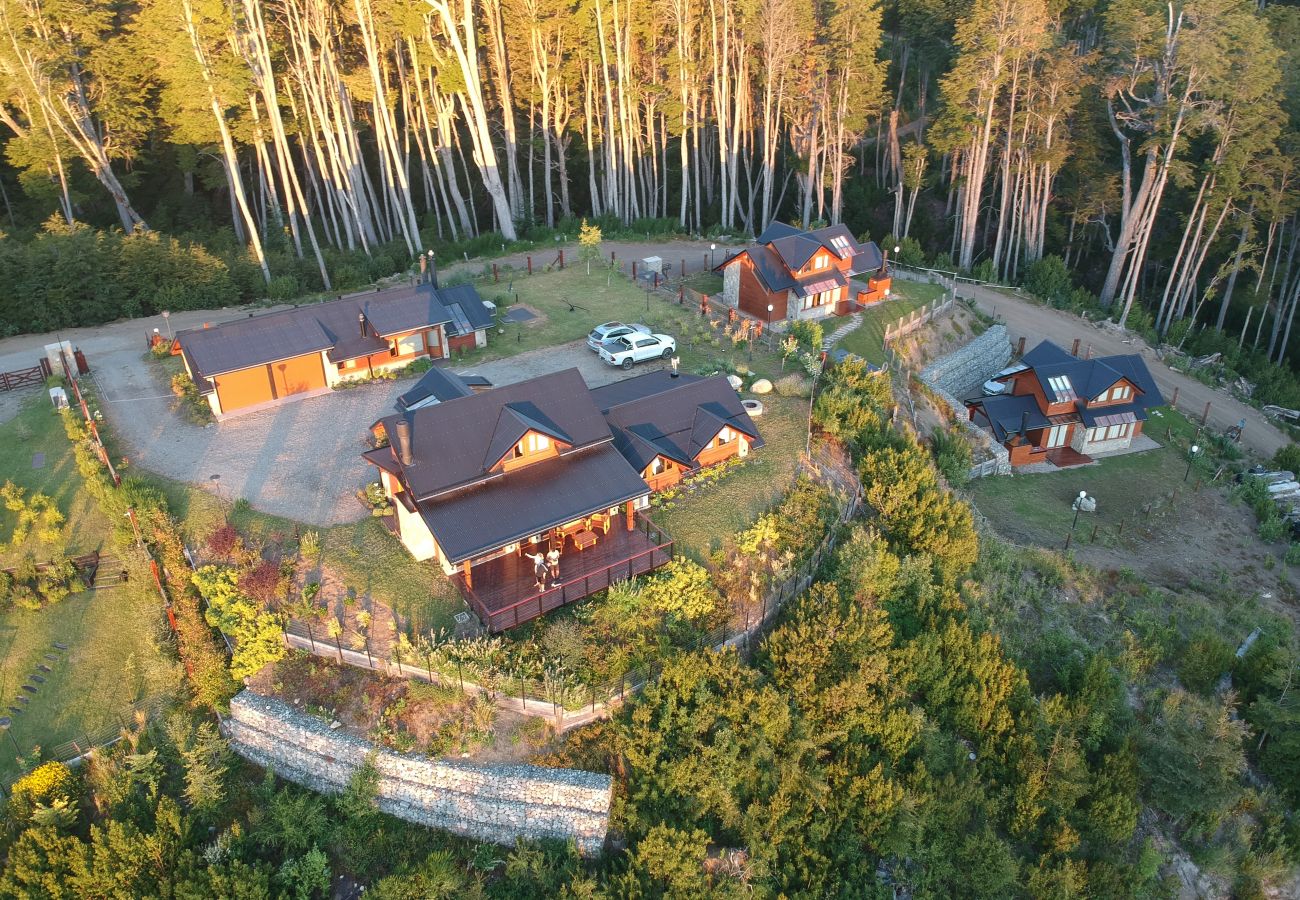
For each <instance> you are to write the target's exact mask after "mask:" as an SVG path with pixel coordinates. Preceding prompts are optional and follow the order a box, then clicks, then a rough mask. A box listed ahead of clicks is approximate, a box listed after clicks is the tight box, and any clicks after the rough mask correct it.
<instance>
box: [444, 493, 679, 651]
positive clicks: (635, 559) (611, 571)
mask: <svg viewBox="0 0 1300 900" xmlns="http://www.w3.org/2000/svg"><path fill="white" fill-rule="evenodd" d="M636 522H637V525H638V530H639V531H641V532H643V533H644V534H645V536H646V537H647V538H649V539H650V541H651V543H652V544H653V545H654V546H652V547H649V548H647V549H645V550H640V551H638V552H636V553H633V554H632V555H630V556H627V557H624V558H623V559H619V560H615V561H614V562H612V563H609V564H608V565H605V566H602V567H600V568H598V569H593V570H592V571H590V572H588V573H586V574H585V575H579V576H577V577H576V578H571V579H569V580H568V581H565V582H563V583H562V584H558V585H556V586H554V587H551V588H547V589H546V590H544V591H537V592H536V593H533V594H529V595H528V596H526V597H523V598H522V599H520V600H518V601H517V602H515V603H512V604H511V605H509V606H506V607H504V608H502V609H499V610H496V611H495V612H491V611H489V610H488V609H487V607H486V606H484V605H483V603H482V602H481V601H480V600H479V598H478V597H477V596H476V595H475V594H474V590H473V588H471V587H469V586H467V585H466V584H465V582H464V580H463V579H462V578H461V577H459V576H458V577H457V578H456V584H457V585H458V586H459V587H460V589H461V592H462V593H463V594H464V596H465V599H466V600H467V601H468V602H469V604H470V606H472V607H473V608H474V612H475V613H477V614H478V617H479V619H481V620H482V621H483V624H485V625H486V626H487V629H488V631H489V632H491V633H493V634H496V633H497V632H499V631H505V630H506V629H508V628H514V627H515V626H516V625H522V624H523V623H524V622H528V621H530V620H532V619H536V618H538V617H539V616H543V615H545V614H546V613H548V612H550V611H551V610H554V609H559V608H560V607H561V606H567V605H569V604H570V603H576V602H578V601H579V600H582V599H584V598H586V597H590V596H591V595H592V594H594V593H596V592H597V591H603V590H605V589H606V588H608V587H609V586H610V585H612V584H617V583H618V582H620V581H627V580H630V579H632V578H634V577H635V576H637V575H644V574H646V573H647V572H653V571H654V570H655V569H657V568H659V567H660V566H663V565H666V564H667V563H668V562H670V561H671V560H672V558H673V541H672V539H671V538H670V537H668V535H667V534H666V533H665V532H664V531H663V530H662V529H661V528H659V526H658V525H655V524H654V523H653V522H651V521H650V520H649V519H647V518H646V517H645V516H643V515H641V514H640V513H637V515H636ZM520 583H521V584H526V582H524V581H521V582H520Z"/></svg>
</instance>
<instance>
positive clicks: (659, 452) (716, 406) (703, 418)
mask: <svg viewBox="0 0 1300 900" xmlns="http://www.w3.org/2000/svg"><path fill="white" fill-rule="evenodd" d="M591 395H592V398H593V399H594V400H595V401H596V405H597V406H598V407H599V408H600V411H601V413H602V414H603V415H604V416H605V421H607V422H608V423H609V427H610V431H612V432H613V434H614V446H615V447H617V448H618V451H619V452H620V453H622V454H623V457H624V458H625V459H627V461H628V462H629V463H630V464H631V465H632V468H634V469H636V471H637V472H638V473H640V475H641V478H642V479H643V480H644V481H645V483H646V484H647V485H648V486H649V488H650V490H652V491H660V490H664V489H665V488H669V487H672V486H673V485H674V484H676V483H677V482H678V481H680V480H681V479H682V477H683V476H685V475H688V474H690V473H691V472H693V471H696V470H698V469H702V468H704V467H706V466H711V465H715V464H716V463H719V462H722V461H724V460H727V459H730V458H732V457H745V456H748V455H749V451H750V450H757V449H758V448H760V447H762V446H763V438H762V436H761V435H760V434H759V433H758V428H757V427H755V425H754V422H753V420H752V419H751V418H750V417H749V413H747V412H746V411H745V407H744V406H742V405H741V402H740V397H739V396H737V394H736V392H735V390H733V389H732V387H731V385H730V384H728V383H727V379H726V378H725V377H723V376H714V377H712V378H701V377H699V376H695V375H677V374H675V373H670V372H666V371H660V372H651V373H650V374H648V375H641V376H639V377H637V378H629V379H627V380H626V381H616V382H614V383H613V384H608V385H605V386H604V387H599V388H595V389H594V390H592V392H591Z"/></svg>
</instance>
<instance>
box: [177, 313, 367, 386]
mask: <svg viewBox="0 0 1300 900" xmlns="http://www.w3.org/2000/svg"><path fill="white" fill-rule="evenodd" d="M335 302H338V301H335ZM304 309H306V307H302V308H299V309H286V310H281V311H280V312H273V313H267V314H266V315H262V316H249V317H248V318H247V319H236V320H235V321H233V322H226V323H225V324H224V325H217V326H216V327H213V328H192V329H189V330H188V331H182V332H180V333H179V334H177V335H176V337H177V338H178V339H179V340H180V342H181V347H183V348H184V350H185V353H186V354H188V355H189V359H190V364H191V366H193V367H197V371H198V374H201V375H203V376H205V377H207V378H211V377H212V376H214V375H222V374H225V373H226V372H233V371H235V370H236V369H246V368H248V367H249V366H256V365H265V364H266V363H273V362H278V361H279V360H282V359H289V358H290V357H293V356H302V355H304V354H307V353H319V352H320V351H322V350H328V349H329V348H330V347H332V346H334V338H333V337H332V336H331V335H329V334H327V333H326V331H325V329H324V328H322V327H321V323H320V322H319V321H318V320H317V318H316V316H314V315H310V314H304V313H303V311H304ZM352 320H353V325H352V328H353V330H354V331H356V330H357V326H356V314H355V313H353V316H352Z"/></svg>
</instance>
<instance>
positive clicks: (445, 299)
mask: <svg viewBox="0 0 1300 900" xmlns="http://www.w3.org/2000/svg"><path fill="white" fill-rule="evenodd" d="M438 296H439V297H440V299H441V300H442V303H443V305H444V306H445V307H447V312H448V314H449V315H450V316H451V323H450V325H449V326H448V328H447V331H448V333H450V334H451V335H453V336H455V335H466V334H470V333H472V332H475V331H479V330H481V329H484V328H491V327H492V313H491V312H490V311H489V310H488V308H487V306H485V305H484V304H483V298H482V297H480V296H479V294H478V288H476V287H474V285H472V284H454V285H451V286H450V287H444V288H438Z"/></svg>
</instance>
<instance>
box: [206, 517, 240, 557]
mask: <svg viewBox="0 0 1300 900" xmlns="http://www.w3.org/2000/svg"><path fill="white" fill-rule="evenodd" d="M238 542H239V532H238V531H236V530H235V527H234V526H233V525H230V524H226V525H221V526H219V527H218V528H216V529H214V530H213V532H212V534H210V535H208V552H209V553H211V554H212V555H213V556H217V557H220V558H222V559H229V558H230V554H231V553H233V552H234V550H235V544H237V543H238Z"/></svg>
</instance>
